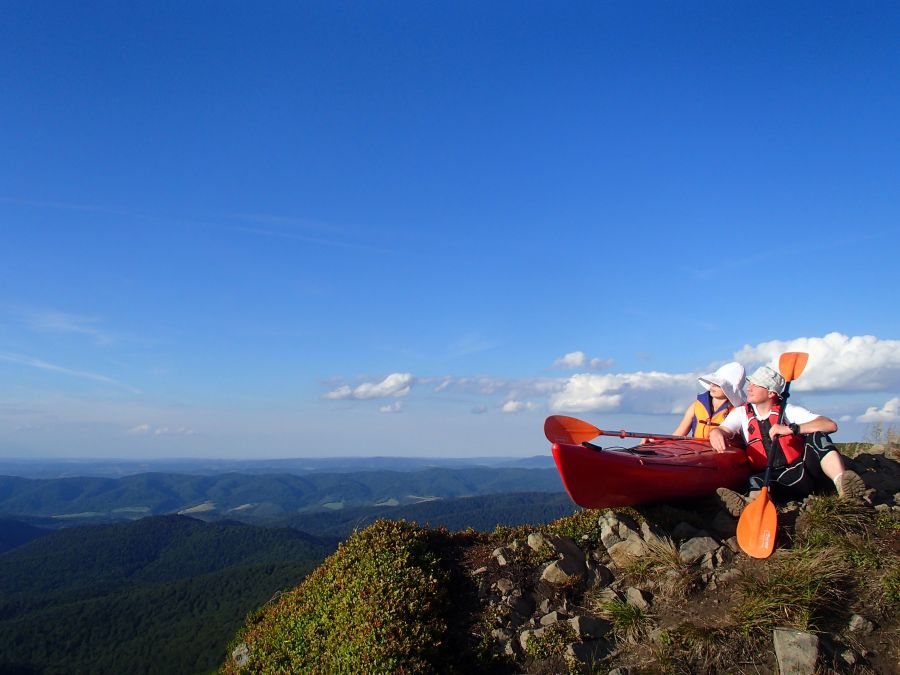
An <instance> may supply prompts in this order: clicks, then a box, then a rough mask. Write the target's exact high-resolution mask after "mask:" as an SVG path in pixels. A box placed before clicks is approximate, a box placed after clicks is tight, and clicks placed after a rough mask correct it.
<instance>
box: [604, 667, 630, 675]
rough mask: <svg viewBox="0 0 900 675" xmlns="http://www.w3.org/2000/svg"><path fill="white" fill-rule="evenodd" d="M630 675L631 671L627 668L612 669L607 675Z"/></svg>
mask: <svg viewBox="0 0 900 675" xmlns="http://www.w3.org/2000/svg"><path fill="white" fill-rule="evenodd" d="M630 673H631V671H630V670H628V668H613V669H612V670H611V671H609V673H608V675H630Z"/></svg>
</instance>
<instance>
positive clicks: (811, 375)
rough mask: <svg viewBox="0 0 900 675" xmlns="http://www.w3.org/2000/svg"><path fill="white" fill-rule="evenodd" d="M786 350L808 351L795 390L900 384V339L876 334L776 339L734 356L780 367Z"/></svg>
mask: <svg viewBox="0 0 900 675" xmlns="http://www.w3.org/2000/svg"><path fill="white" fill-rule="evenodd" d="M784 352H807V353H808V354H809V363H808V364H807V366H806V369H805V370H804V371H803V374H802V376H801V377H800V378H799V379H798V380H797V383H796V384H795V385H791V389H792V390H795V389H796V390H800V391H847V392H849V391H885V390H896V389H897V388H898V387H900V340H879V339H878V338H876V337H875V336H873V335H858V336H854V337H848V336H847V335H843V334H842V333H829V334H828V335H826V336H825V337H808V338H796V339H793V340H786V341H784V340H772V341H771V342H763V343H761V344H759V345H756V346H755V347H753V346H750V345H747V346H745V347H744V348H743V349H741V350H740V351H738V352H735V355H734V358H735V360H737V361H740V362H741V363H743V364H744V366H745V367H747V368H748V374H749V372H751V370H750V367H751V366H756V365H759V364H763V363H765V364H769V365H771V366H773V367H776V368H777V367H778V357H779V356H780V355H781V354H782V353H784Z"/></svg>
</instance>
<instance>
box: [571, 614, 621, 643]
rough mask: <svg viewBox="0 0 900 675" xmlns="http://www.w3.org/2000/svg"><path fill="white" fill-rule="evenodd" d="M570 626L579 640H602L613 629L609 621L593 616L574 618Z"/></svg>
mask: <svg viewBox="0 0 900 675" xmlns="http://www.w3.org/2000/svg"><path fill="white" fill-rule="evenodd" d="M569 625H570V626H572V630H574V631H575V635H577V636H578V637H579V638H602V637H603V636H604V635H606V634H607V633H608V632H609V629H610V627H611V624H610V622H609V621H604V620H603V619H598V618H596V617H592V616H573V617H572V618H571V619H569Z"/></svg>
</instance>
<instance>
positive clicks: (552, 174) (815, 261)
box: [0, 2, 900, 458]
mask: <svg viewBox="0 0 900 675" xmlns="http://www.w3.org/2000/svg"><path fill="white" fill-rule="evenodd" d="M898 30H900V6H898V5H897V4H896V3H890V2H859V3H833V2H795V3H774V2H772V3H766V2H754V3H749V2H738V3H712V2H703V3H700V2H684V3H662V2H639V3H634V2H612V3H597V2H583V3H582V2H570V3H551V2H515V3H513V2H496V3H474V2H436V3H421V2H368V3H344V2H304V3H255V4H253V5H251V4H250V3H238V2H191V3H174V2H173V3H169V2H166V3H163V2H159V3H143V4H136V3H126V4H122V3H112V2H79V3H75V2H58V3H50V2H6V3H3V4H2V6H0V91H2V92H3V96H2V98H0V237H2V238H0V243H2V246H0V456H7V457H23V456H34V457H39V456H91V457H126V458H131V457H163V456H166V457H171V456H188V457H199V456H208V457H287V456H328V455H369V454H379V455H452V456H464V455H532V454H538V453H542V452H546V451H547V447H546V446H547V444H546V441H545V440H544V438H543V433H542V422H543V419H544V417H545V416H546V415H548V414H553V413H567V414H577V415H578V416H581V417H584V418H586V419H589V420H591V421H592V422H594V423H595V424H597V425H598V426H601V427H606V428H620V427H626V428H629V429H631V430H635V431H646V432H651V433H653V432H658V433H668V432H670V431H671V429H672V428H673V427H674V426H675V424H676V422H677V419H678V415H677V414H676V412H680V411H681V410H683V409H684V407H685V406H687V404H688V403H689V402H690V400H691V398H692V397H693V396H694V395H695V393H696V391H697V383H696V377H697V375H698V374H700V373H703V372H708V371H709V370H711V369H713V368H714V367H716V366H717V365H719V364H721V363H723V362H726V361H729V360H732V359H738V360H741V362H742V363H744V365H745V366H746V367H747V368H748V370H749V369H750V368H753V367H755V366H756V365H759V364H760V363H763V362H771V361H772V360H773V359H776V358H777V354H778V353H779V350H782V351H783V350H787V349H793V350H796V349H804V350H807V351H809V352H810V354H811V360H810V365H809V367H808V369H807V371H806V373H805V374H804V376H803V378H802V379H801V380H798V382H797V383H796V385H795V389H794V392H795V394H796V396H795V398H794V400H795V401H796V402H797V403H800V404H805V405H807V407H810V408H812V409H814V410H816V411H817V412H820V413H822V414H826V415H828V416H830V417H833V418H834V419H836V420H839V422H840V425H841V429H840V431H839V432H838V434H837V439H838V440H857V439H861V438H862V437H863V436H864V435H865V434H866V433H867V430H868V429H869V425H870V424H871V422H873V421H879V420H881V421H883V422H884V423H886V424H891V423H893V422H895V421H900V398H898V397H900V330H898V325H900V319H898V314H897V310H896V308H897V303H896V299H895V297H894V296H895V295H896V293H897V290H898V283H897V281H896V270H895V267H896V257H897V251H898V248H900V247H898V244H900V191H898V186H900V180H898V179H900V172H898V169H900V147H898V146H900V143H898V132H897V120H898V119H900V85H898V78H897V76H896V74H897V72H900V50H898V48H897V41H896V36H897V34H898ZM567 355H568V356H567Z"/></svg>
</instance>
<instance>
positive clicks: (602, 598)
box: [596, 587, 622, 603]
mask: <svg viewBox="0 0 900 675" xmlns="http://www.w3.org/2000/svg"><path fill="white" fill-rule="evenodd" d="M596 598H597V602H601V603H602V602H619V601H620V600H621V599H622V595H621V593H619V592H618V591H617V590H615V589H614V588H608V587H607V588H604V589H603V590H601V591H599V592H598V593H597V594H596Z"/></svg>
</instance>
